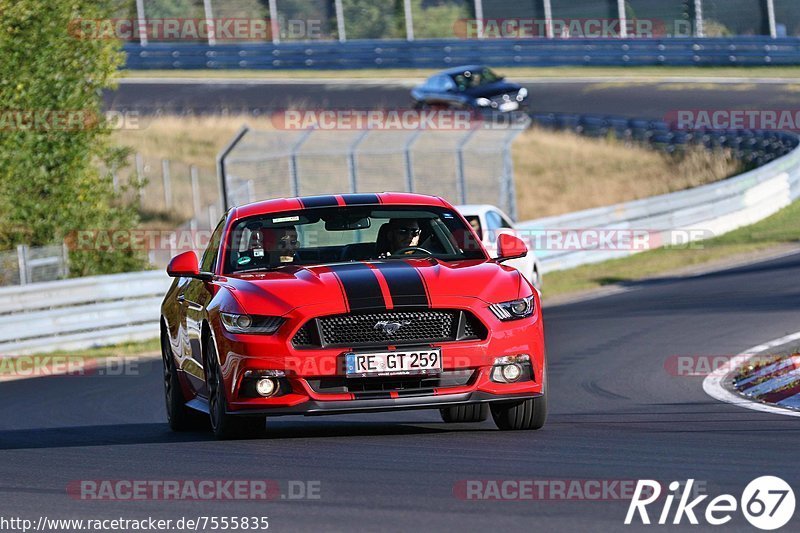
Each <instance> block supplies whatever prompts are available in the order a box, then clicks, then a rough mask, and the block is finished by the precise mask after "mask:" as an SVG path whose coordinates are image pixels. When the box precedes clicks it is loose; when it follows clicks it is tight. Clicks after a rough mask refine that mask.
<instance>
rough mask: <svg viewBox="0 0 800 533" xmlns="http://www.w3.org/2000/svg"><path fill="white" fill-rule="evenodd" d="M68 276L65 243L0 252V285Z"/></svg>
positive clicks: (25, 246) (21, 247)
mask: <svg viewBox="0 0 800 533" xmlns="http://www.w3.org/2000/svg"><path fill="white" fill-rule="evenodd" d="M68 276H69V260H68V254H67V247H66V245H59V244H56V245H52V246H41V247H31V246H27V245H24V244H21V245H19V246H17V248H16V250H10V251H5V252H0V286H3V285H26V284H28V283H36V282H39V281H49V280H55V279H64V278H66V277H68Z"/></svg>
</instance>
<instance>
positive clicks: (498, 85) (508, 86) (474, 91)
mask: <svg viewBox="0 0 800 533" xmlns="http://www.w3.org/2000/svg"><path fill="white" fill-rule="evenodd" d="M521 88H522V86H520V85H518V84H516V83H511V82H507V81H497V82H494V83H487V84H486V85H479V86H477V87H471V88H469V89H467V90H465V91H464V94H467V95H469V96H471V97H473V98H491V97H493V96H498V95H501V94H510V93H516V92H517V91H519V90H520V89H521Z"/></svg>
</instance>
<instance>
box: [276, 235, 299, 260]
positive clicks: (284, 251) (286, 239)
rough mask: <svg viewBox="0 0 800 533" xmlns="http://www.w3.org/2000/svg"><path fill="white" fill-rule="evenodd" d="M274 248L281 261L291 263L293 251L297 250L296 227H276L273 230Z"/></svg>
mask: <svg viewBox="0 0 800 533" xmlns="http://www.w3.org/2000/svg"><path fill="white" fill-rule="evenodd" d="M274 238H275V246H274V250H275V251H276V252H278V253H279V254H280V261H281V263H291V262H293V261H294V253H295V252H296V251H297V229H296V228H295V227H294V226H289V227H286V228H278V229H276V230H275V235H274Z"/></svg>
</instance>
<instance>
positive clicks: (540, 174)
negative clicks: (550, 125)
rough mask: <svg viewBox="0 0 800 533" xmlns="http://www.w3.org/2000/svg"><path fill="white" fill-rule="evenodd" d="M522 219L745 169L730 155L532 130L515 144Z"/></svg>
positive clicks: (662, 190) (674, 188)
mask: <svg viewBox="0 0 800 533" xmlns="http://www.w3.org/2000/svg"><path fill="white" fill-rule="evenodd" d="M513 156H514V175H515V177H516V187H517V206H518V209H519V218H520V219H521V220H527V219H532V218H539V217H544V216H550V215H557V214H561V213H568V212H571V211H578V210H581V209H589V208H592V207H599V206H604V205H610V204H615V203H618V202H624V201H628V200H635V199H638V198H645V197H648V196H654V195H656V194H663V193H668V192H673V191H677V190H682V189H687V188H690V187H696V186H698V185H702V184H705V183H710V182H713V181H717V180H720V179H724V178H726V177H729V176H732V175H735V174H737V173H739V172H741V170H742V166H741V164H740V163H739V161H737V160H736V159H734V158H732V157H730V156H729V155H728V154H725V153H721V152H718V153H709V152H707V151H705V150H702V149H695V150H690V151H689V152H687V154H686V155H685V156H684V157H678V156H674V157H673V156H667V155H664V154H661V153H658V152H655V151H653V150H650V149H647V148H644V147H640V146H625V144H623V143H621V142H619V141H616V140H613V139H592V138H586V137H580V136H578V135H575V134H572V133H567V132H552V131H543V130H536V129H534V130H530V131H527V132H525V133H523V134H522V135H520V137H519V138H518V139H517V140H516V142H515V143H514V148H513Z"/></svg>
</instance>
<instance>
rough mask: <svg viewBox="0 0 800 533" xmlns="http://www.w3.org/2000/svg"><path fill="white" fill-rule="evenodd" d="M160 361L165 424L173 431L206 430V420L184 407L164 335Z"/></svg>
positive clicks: (167, 342) (175, 371)
mask: <svg viewBox="0 0 800 533" xmlns="http://www.w3.org/2000/svg"><path fill="white" fill-rule="evenodd" d="M161 359H162V362H163V364H164V376H163V377H164V401H165V404H166V407H167V422H168V423H169V427H170V429H172V430H173V431H192V430H199V429H206V430H207V429H208V419H207V418H206V417H205V416H204V415H203V414H202V413H199V412H197V411H195V410H193V409H190V408H188V407H186V401H185V399H184V397H183V392H182V391H181V383H180V379H178V370H177V368H176V366H175V359H174V358H173V357H172V349H171V348H170V346H169V340H168V339H167V337H166V335H164V334H162V335H161Z"/></svg>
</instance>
